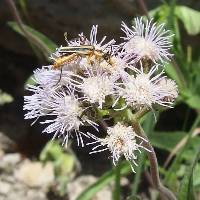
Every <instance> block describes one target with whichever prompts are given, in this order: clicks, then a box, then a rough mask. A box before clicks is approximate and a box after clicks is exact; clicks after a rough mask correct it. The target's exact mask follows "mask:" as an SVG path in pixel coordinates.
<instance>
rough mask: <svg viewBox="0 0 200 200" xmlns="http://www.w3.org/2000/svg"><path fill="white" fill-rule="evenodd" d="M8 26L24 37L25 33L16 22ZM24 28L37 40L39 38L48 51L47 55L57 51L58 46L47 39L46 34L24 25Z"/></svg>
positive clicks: (9, 23)
mask: <svg viewBox="0 0 200 200" xmlns="http://www.w3.org/2000/svg"><path fill="white" fill-rule="evenodd" d="M8 25H9V26H10V27H11V28H12V29H13V30H14V31H16V32H17V33H19V34H20V35H22V36H24V37H25V35H24V33H23V31H22V30H21V29H20V27H19V26H18V25H17V23H16V22H12V21H10V22H8ZM24 28H25V30H26V31H27V32H29V33H30V34H32V35H33V36H34V37H35V38H37V40H38V41H39V42H40V43H41V44H42V46H43V47H44V48H45V49H46V51H47V52H46V53H48V54H50V53H52V52H54V51H55V49H56V48H57V45H56V44H55V43H54V42H53V41H52V40H50V39H49V38H48V37H46V36H45V35H44V34H42V33H40V32H38V31H36V30H35V29H33V28H31V27H30V26H28V25H24Z"/></svg>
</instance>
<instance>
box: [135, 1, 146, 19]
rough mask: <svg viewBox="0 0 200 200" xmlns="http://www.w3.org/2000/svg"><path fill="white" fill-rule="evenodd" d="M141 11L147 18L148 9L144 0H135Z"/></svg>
mask: <svg viewBox="0 0 200 200" xmlns="http://www.w3.org/2000/svg"><path fill="white" fill-rule="evenodd" d="M137 2H138V4H139V6H140V8H141V10H142V12H143V14H144V15H146V17H147V19H149V14H148V9H147V6H146V3H145V1H144V0H137Z"/></svg>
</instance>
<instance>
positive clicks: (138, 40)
mask: <svg viewBox="0 0 200 200" xmlns="http://www.w3.org/2000/svg"><path fill="white" fill-rule="evenodd" d="M152 21H153V19H151V20H147V21H146V22H143V19H142V17H141V18H135V20H134V26H132V28H129V27H128V26H127V25H126V24H125V23H124V22H122V28H121V29H122V31H123V32H124V33H125V35H126V36H124V37H122V38H123V39H124V43H122V44H121V45H122V46H123V53H124V56H125V58H126V59H127V60H129V61H130V63H132V64H133V63H136V62H138V61H140V60H142V59H147V60H152V61H153V62H159V61H161V62H164V61H166V60H169V59H170V57H171V56H172V54H171V53H169V50H170V48H171V46H172V44H171V37H172V36H173V35H172V34H170V31H169V30H165V28H164V24H160V25H157V24H156V23H153V22H152Z"/></svg>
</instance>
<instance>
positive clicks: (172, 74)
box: [165, 63, 183, 87]
mask: <svg viewBox="0 0 200 200" xmlns="http://www.w3.org/2000/svg"><path fill="white" fill-rule="evenodd" d="M165 72H166V73H167V74H168V75H169V76H170V78H172V79H173V80H175V81H176V83H177V84H178V86H179V87H182V85H183V83H182V81H181V79H180V78H179V75H178V74H177V71H176V69H175V68H174V66H173V65H172V64H171V63H167V64H166V65H165Z"/></svg>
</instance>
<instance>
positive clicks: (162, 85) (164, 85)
mask: <svg viewBox="0 0 200 200" xmlns="http://www.w3.org/2000/svg"><path fill="white" fill-rule="evenodd" d="M157 85H158V87H159V91H160V96H161V99H162V100H165V101H166V102H169V103H173V102H174V101H175V99H176V98H177V97H178V87H177V85H176V82H175V81H174V80H172V79H168V78H166V77H163V78H162V79H161V80H160V81H159V82H158V83H157Z"/></svg>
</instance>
